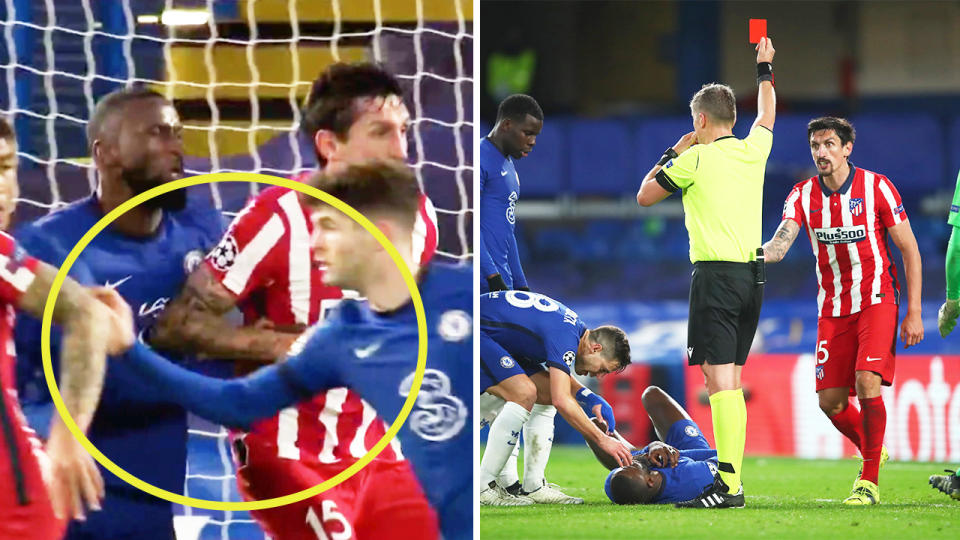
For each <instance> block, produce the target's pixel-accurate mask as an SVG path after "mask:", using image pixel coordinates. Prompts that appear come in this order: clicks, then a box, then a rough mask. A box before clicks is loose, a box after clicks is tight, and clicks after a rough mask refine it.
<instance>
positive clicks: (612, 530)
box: [480, 446, 960, 540]
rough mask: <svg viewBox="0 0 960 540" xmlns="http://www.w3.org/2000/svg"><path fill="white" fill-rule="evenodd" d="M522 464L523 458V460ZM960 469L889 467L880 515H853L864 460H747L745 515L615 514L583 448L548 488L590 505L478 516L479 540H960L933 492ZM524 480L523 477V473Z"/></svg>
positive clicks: (664, 508) (955, 510)
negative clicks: (937, 478)
mask: <svg viewBox="0 0 960 540" xmlns="http://www.w3.org/2000/svg"><path fill="white" fill-rule="evenodd" d="M521 455H522V452H521ZM955 465H956V464H953V465H951V464H941V463H912V462H896V461H893V460H891V461H888V462H887V464H886V465H885V466H884V468H883V469H881V470H880V501H881V504H880V505H879V506H873V507H861V508H856V507H846V506H844V505H843V504H841V501H842V500H843V499H845V498H846V497H847V496H848V495H850V489H851V488H852V486H853V480H854V478H855V476H856V474H857V471H858V470H859V467H860V461H859V459H844V460H803V459H791V458H779V457H778V458H747V459H746V460H745V461H744V464H743V467H744V471H745V473H746V477H745V484H744V493H745V495H746V500H747V506H746V508H743V509H725V510H695V509H678V508H674V507H673V506H672V505H651V506H616V505H614V504H611V503H610V502H609V501H608V500H607V497H606V495H604V493H603V480H604V478H605V477H606V474H607V471H606V469H604V468H603V467H602V466H601V465H600V464H599V463H597V461H596V460H595V459H594V458H593V455H592V454H591V453H590V450H588V449H587V448H586V446H556V447H554V448H553V452H552V453H551V456H550V464H549V465H548V466H547V479H548V480H549V481H550V482H553V483H556V484H558V485H560V486H561V487H562V488H563V490H564V492H566V493H567V494H569V495H574V496H577V497H583V498H584V504H583V505H577V506H559V505H535V506H532V507H521V508H491V507H481V508H480V537H481V538H483V539H484V540H486V539H496V538H503V539H511V540H513V539H518V538H585V539H586V538H589V539H594V538H613V539H616V540H625V539H628V538H642V537H649V538H665V539H672V538H697V539H709V540H715V539H718V538H738V539H739V538H791V539H792V538H810V539H816V540H825V539H829V538H842V539H845V540H846V539H853V538H865V539H876V540H880V539H885V538H907V539H925V538H958V537H960V533H958V532H957V531H958V530H960V501H954V500H953V499H951V498H949V497H947V496H946V495H944V494H943V493H941V492H939V491H936V490H934V489H932V488H931V487H930V486H929V485H928V484H927V478H928V477H929V476H930V475H931V474H943V473H942V471H943V469H944V468H954V467H955ZM521 470H522V469H521Z"/></svg>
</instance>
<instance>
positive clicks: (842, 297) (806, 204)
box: [783, 163, 907, 317]
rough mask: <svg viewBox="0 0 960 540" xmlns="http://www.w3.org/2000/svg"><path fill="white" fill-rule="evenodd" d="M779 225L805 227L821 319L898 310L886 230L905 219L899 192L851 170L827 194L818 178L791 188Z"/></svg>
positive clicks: (877, 178) (872, 175)
mask: <svg viewBox="0 0 960 540" xmlns="http://www.w3.org/2000/svg"><path fill="white" fill-rule="evenodd" d="M783 219H792V220H793V221H795V222H796V223H797V224H799V225H800V227H804V226H805V227H806V229H807V234H808V235H809V237H810V245H811V247H812V248H813V254H814V256H815V257H816V258H817V265H816V269H817V281H818V283H819V293H818V294H817V306H818V309H819V313H820V317H842V316H845V315H850V314H853V313H857V312H859V311H860V310H862V309H864V308H866V307H868V306H870V305H873V304H884V303H887V304H899V302H900V286H899V283H898V282H897V267H896V265H894V264H893V260H892V259H891V258H890V251H889V250H888V249H887V229H888V228H890V227H893V226H894V225H897V224H899V223H901V222H903V221H905V220H906V219H907V214H906V212H905V211H904V209H903V202H902V201H901V200H900V194H899V193H897V188H895V187H893V184H892V183H891V182H890V180H889V179H887V177H886V176H883V175H882V174H877V173H875V172H871V171H868V170H865V169H859V168H856V167H855V166H854V165H853V164H852V163H851V164H850V176H849V177H848V178H847V180H846V181H845V182H844V184H843V185H842V186H841V187H840V189H839V190H837V191H835V192H833V191H830V189H829V188H828V187H826V185H824V183H823V181H822V180H821V179H820V177H819V176H814V177H813V178H809V179H807V180H804V181H803V182H800V183H798V184H797V185H795V186H794V187H793V190H792V191H791V192H790V195H788V196H787V201H786V203H785V204H784V205H783Z"/></svg>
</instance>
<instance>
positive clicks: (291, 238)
mask: <svg viewBox="0 0 960 540" xmlns="http://www.w3.org/2000/svg"><path fill="white" fill-rule="evenodd" d="M428 207H429V208H432V207H430V206H429V203H427V205H426V206H425V205H421V209H425V208H428ZM421 215H422V216H427V217H429V216H430V214H428V213H426V212H425V211H424V212H422V213H421ZM421 219H424V218H423V217H421ZM423 229H425V230H429V231H432V232H430V233H427V234H424V235H423V236H424V239H425V240H424V241H423V242H421V244H420V245H422V246H424V248H423V249H424V252H423V253H422V256H421V261H422V262H426V261H428V260H429V259H430V257H432V255H433V253H434V252H435V250H436V218H435V215H434V216H433V220H432V221H430V222H429V226H426V225H425V226H424V227H423ZM312 230H313V227H312V225H311V223H310V219H309V215H308V213H307V210H306V209H305V208H304V207H303V206H302V205H301V204H300V202H299V199H298V192H296V191H293V190H289V189H286V188H281V187H271V188H269V189H266V190H264V191H263V192H262V193H260V195H258V196H257V197H256V198H254V199H253V200H251V201H250V203H248V204H247V206H246V207H245V208H244V209H243V210H242V211H241V212H240V213H239V214H238V215H237V216H236V218H234V221H233V223H232V224H231V225H230V228H229V229H228V230H227V232H226V234H225V235H224V237H223V238H222V239H221V241H220V243H219V244H218V245H217V247H215V248H214V249H213V250H212V251H211V252H210V253H209V254H208V255H207V257H206V259H205V260H204V263H205V264H206V265H207V267H208V268H209V269H210V270H211V271H212V272H213V274H214V275H215V276H216V277H217V278H218V279H219V280H220V283H221V284H222V285H223V286H224V287H225V288H226V289H227V290H229V291H230V292H231V293H233V294H234V295H236V298H237V305H238V307H240V309H241V311H242V312H243V314H244V320H245V323H247V324H251V323H253V322H255V321H257V320H259V319H261V318H264V317H265V318H267V319H269V320H270V321H271V322H273V324H274V325H276V326H278V327H282V326H292V325H304V326H305V325H310V324H313V323H316V322H317V321H318V320H321V319H322V318H323V315H324V312H325V311H326V310H327V309H329V308H331V307H333V305H335V304H336V303H337V302H338V301H339V299H340V298H342V296H343V293H342V292H341V291H340V289H338V288H335V287H328V286H324V285H323V282H322V272H321V270H320V268H319V267H318V265H317V264H316V263H315V262H314V260H313V257H312V250H311V248H310V236H311V233H312ZM415 234H416V233H415ZM431 238H432V242H431V241H430V239H431ZM385 431H386V425H385V424H384V422H383V420H381V419H380V418H379V417H378V416H377V414H376V411H374V410H373V409H372V408H371V407H370V406H369V405H368V404H367V403H366V402H365V401H363V400H362V399H361V398H360V396H359V395H358V394H356V393H355V392H353V391H351V390H348V389H346V388H334V389H330V390H328V391H326V392H325V393H323V394H321V395H318V396H315V397H314V398H313V399H312V400H309V401H304V402H301V403H298V404H297V405H295V406H293V407H289V408H287V409H284V410H283V411H281V412H280V414H279V415H278V416H276V417H274V418H271V419H268V420H262V421H260V422H258V423H256V424H255V425H254V426H252V428H251V430H250V431H249V432H248V433H246V434H245V435H243V439H244V442H245V444H246V445H247V447H248V448H249V449H250V450H251V451H257V450H263V449H265V451H270V452H273V451H275V452H276V455H277V457H279V458H284V459H294V460H300V461H303V462H305V463H318V464H331V463H343V464H344V466H346V465H349V464H350V463H352V462H353V461H355V460H356V459H358V458H360V457H362V456H363V455H364V454H366V452H367V450H369V448H370V447H372V446H373V445H374V444H375V443H376V442H377V441H378V440H379V439H380V438H381V437H382V436H383V434H384V432H385ZM377 459H380V460H388V461H394V460H398V459H403V456H402V454H401V452H400V447H399V445H398V444H397V442H396V440H394V441H393V442H392V444H391V445H390V446H389V447H387V448H386V449H384V451H383V452H381V453H380V455H379V456H378V457H377Z"/></svg>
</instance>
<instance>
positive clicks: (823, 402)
mask: <svg viewBox="0 0 960 540" xmlns="http://www.w3.org/2000/svg"><path fill="white" fill-rule="evenodd" d="M846 407H847V400H846V399H843V400H836V399H833V398H832V397H830V396H824V395H821V396H820V410H821V411H823V414H825V415H827V416H834V415H836V414H840V413H842V412H843V409H845V408H846Z"/></svg>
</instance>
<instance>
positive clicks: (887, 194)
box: [879, 180, 903, 225]
mask: <svg viewBox="0 0 960 540" xmlns="http://www.w3.org/2000/svg"><path fill="white" fill-rule="evenodd" d="M887 182H889V180H888V181H887ZM887 182H885V181H883V180H880V183H879V186H880V193H882V194H883V198H884V199H886V200H887V204H888V205H889V206H890V213H891V214H893V224H894V225H898V224H900V222H902V221H903V217H902V216H901V215H900V213H899V212H895V211H894V210H895V209H896V208H897V199H896V198H895V197H894V196H893V192H892V191H890V186H889V185H887Z"/></svg>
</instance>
